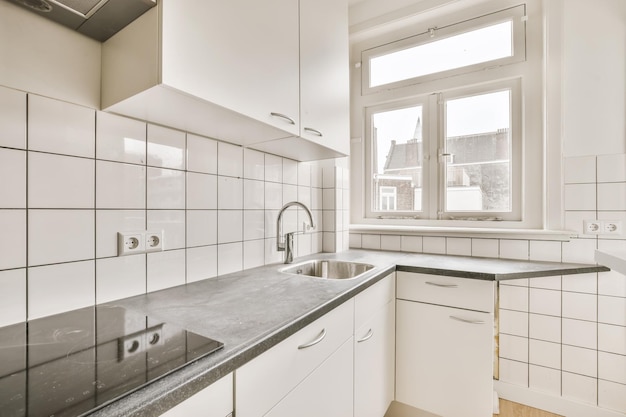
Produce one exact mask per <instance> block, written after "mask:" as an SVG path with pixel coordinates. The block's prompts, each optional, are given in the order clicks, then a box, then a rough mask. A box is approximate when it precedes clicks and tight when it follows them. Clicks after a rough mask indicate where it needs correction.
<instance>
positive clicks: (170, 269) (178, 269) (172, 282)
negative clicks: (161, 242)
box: [146, 249, 186, 292]
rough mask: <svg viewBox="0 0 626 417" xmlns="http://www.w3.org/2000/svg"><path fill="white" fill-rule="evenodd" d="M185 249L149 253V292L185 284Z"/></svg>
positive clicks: (147, 269)
mask: <svg viewBox="0 0 626 417" xmlns="http://www.w3.org/2000/svg"><path fill="white" fill-rule="evenodd" d="M185 252H186V250H185V249H179V250H172V251H165V252H153V253H148V254H147V257H148V260H147V267H146V271H147V281H146V283H147V291H149V292H150V291H158V290H162V289H164V288H170V287H175V286H177V285H182V284H184V283H185V280H186V279H185V264H186V261H185Z"/></svg>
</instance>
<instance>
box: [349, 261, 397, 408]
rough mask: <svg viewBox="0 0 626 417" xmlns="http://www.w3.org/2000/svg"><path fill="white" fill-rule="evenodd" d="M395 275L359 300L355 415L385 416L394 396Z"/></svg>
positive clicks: (356, 328)
mask: <svg viewBox="0 0 626 417" xmlns="http://www.w3.org/2000/svg"><path fill="white" fill-rule="evenodd" d="M394 275H395V274H391V275H389V276H388V277H386V278H384V279H383V280H381V281H379V282H378V283H376V284H374V285H373V286H372V287H371V288H368V289H367V290H365V291H363V292H362V293H360V294H359V295H357V296H356V299H355V311H356V317H355V331H354V416H355V417H383V416H384V415H385V412H386V411H387V408H388V407H389V404H390V403H391V401H393V396H394V375H395V373H394V368H395V363H394V362H395V277H394Z"/></svg>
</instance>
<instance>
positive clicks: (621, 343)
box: [598, 323, 626, 355]
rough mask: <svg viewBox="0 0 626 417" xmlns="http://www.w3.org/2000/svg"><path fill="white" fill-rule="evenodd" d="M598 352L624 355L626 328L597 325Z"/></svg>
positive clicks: (625, 352) (625, 351) (625, 350)
mask: <svg viewBox="0 0 626 417" xmlns="http://www.w3.org/2000/svg"><path fill="white" fill-rule="evenodd" d="M598 350H601V351H604V352H609V353H615V354H618V355H626V327H622V326H614V325H611V324H602V323H598Z"/></svg>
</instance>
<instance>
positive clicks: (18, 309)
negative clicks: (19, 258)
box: [0, 268, 26, 327]
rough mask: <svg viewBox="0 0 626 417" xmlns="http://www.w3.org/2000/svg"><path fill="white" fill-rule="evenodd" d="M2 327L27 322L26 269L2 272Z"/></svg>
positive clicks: (0, 308)
mask: <svg viewBox="0 0 626 417" xmlns="http://www.w3.org/2000/svg"><path fill="white" fill-rule="evenodd" d="M0 288H2V291H1V292H0V327H2V326H8V325H10V324H14V323H19V322H22V321H24V320H26V268H22V269H12V270H8V271H0Z"/></svg>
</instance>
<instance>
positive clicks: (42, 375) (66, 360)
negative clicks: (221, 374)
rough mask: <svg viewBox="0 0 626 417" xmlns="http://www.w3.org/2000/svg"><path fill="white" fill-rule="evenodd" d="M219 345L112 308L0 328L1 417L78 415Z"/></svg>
mask: <svg viewBox="0 0 626 417" xmlns="http://www.w3.org/2000/svg"><path fill="white" fill-rule="evenodd" d="M222 346H223V344H222V343H220V342H217V341H215V340H212V339H209V338H207V337H204V336H200V335H197V334H195V333H191V332H189V331H186V330H183V329H181V328H178V327H176V326H173V325H171V324H168V323H164V322H162V321H156V320H153V319H151V318H150V317H147V316H145V315H143V314H140V313H137V312H134V311H130V310H127V309H124V308H122V307H117V306H107V305H102V306H97V307H88V308H83V309H80V310H74V311H70V312H68V313H63V314H58V315H54V316H49V317H44V318H40V319H36V320H31V321H28V322H24V323H19V324H15V325H11V326H6V327H1V328H0V416H2V417H13V416H28V417H40V416H45V417H49V416H54V417H59V416H68V417H69V416H80V415H84V414H87V413H89V412H91V411H93V410H95V409H97V408H100V407H102V406H103V405H105V404H107V403H109V402H111V401H113V400H115V399H118V398H120V397H122V396H124V395H127V394H130V393H131V392H133V391H135V390H137V389H139V388H141V387H142V386H144V385H146V384H147V383H149V382H153V381H154V380H156V379H158V378H160V377H162V376H164V375H166V374H168V373H170V372H172V371H174V370H176V369H179V368H181V367H183V366H185V365H186V364H187V363H189V362H192V361H194V360H196V359H198V358H200V357H202V356H205V355H208V354H210V353H212V352H215V351H216V350H218V349H220V348H221V347H222Z"/></svg>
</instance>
